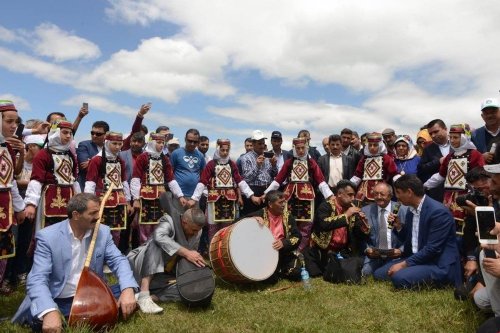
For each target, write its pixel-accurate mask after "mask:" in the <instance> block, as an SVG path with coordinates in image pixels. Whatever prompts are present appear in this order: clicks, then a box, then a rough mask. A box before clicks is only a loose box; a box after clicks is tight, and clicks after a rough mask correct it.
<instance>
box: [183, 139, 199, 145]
mask: <svg viewBox="0 0 500 333" xmlns="http://www.w3.org/2000/svg"><path fill="white" fill-rule="evenodd" d="M186 142H187V143H192V144H194V145H195V144H197V143H198V142H200V141H199V140H189V139H186Z"/></svg>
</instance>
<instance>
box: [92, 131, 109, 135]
mask: <svg viewBox="0 0 500 333" xmlns="http://www.w3.org/2000/svg"><path fill="white" fill-rule="evenodd" d="M104 134H106V133H101V132H94V131H90V135H95V136H103V135H104Z"/></svg>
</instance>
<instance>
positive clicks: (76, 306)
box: [68, 185, 118, 330]
mask: <svg viewBox="0 0 500 333" xmlns="http://www.w3.org/2000/svg"><path fill="white" fill-rule="evenodd" d="M113 187H114V186H113V185H111V186H110V187H109V189H108V191H107V192H106V194H105V195H104V197H103V198H102V201H101V206H100V209H99V219H98V220H97V222H96V224H95V227H94V233H93V235H92V240H91V242H90V246H89V250H88V253H87V259H86V260H85V264H84V266H83V270H82V274H81V275H80V280H79V281H78V286H77V288H76V293H75V297H74V298H73V304H72V305H71V312H70V314H69V321H68V324H69V326H73V327H74V326H90V327H92V328H94V329H97V330H99V329H102V328H104V327H112V326H114V325H115V324H116V322H117V321H118V305H117V302H116V299H115V297H114V296H113V293H112V292H111V289H110V288H109V287H108V285H107V284H106V282H105V281H104V280H103V279H102V278H101V277H100V276H99V275H97V274H96V273H95V272H93V271H92V270H91V269H90V261H91V260H92V254H93V252H94V247H95V242H96V239H97V234H98V233H99V226H100V224H101V219H102V214H103V211H104V205H105V203H106V200H107V199H108V197H109V196H110V194H111V191H112V190H113Z"/></svg>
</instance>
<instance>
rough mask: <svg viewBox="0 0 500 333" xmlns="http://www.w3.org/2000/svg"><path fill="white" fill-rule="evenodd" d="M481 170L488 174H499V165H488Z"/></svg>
mask: <svg viewBox="0 0 500 333" xmlns="http://www.w3.org/2000/svg"><path fill="white" fill-rule="evenodd" d="M483 168H484V170H485V171H488V172H489V173H500V163H499V164H488V165H485V166H484V167H483Z"/></svg>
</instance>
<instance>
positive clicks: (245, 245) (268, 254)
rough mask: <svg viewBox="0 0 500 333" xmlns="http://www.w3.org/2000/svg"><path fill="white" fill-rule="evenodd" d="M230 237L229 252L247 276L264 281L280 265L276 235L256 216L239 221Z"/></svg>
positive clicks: (234, 262) (242, 272)
mask: <svg viewBox="0 0 500 333" xmlns="http://www.w3.org/2000/svg"><path fill="white" fill-rule="evenodd" d="M233 228H234V229H233V231H232V232H231V237H230V238H229V252H230V254H231V259H232V261H233V264H234V266H236V269H237V270H238V271H239V272H240V273H241V274H242V275H243V276H245V277H246V278H248V279H250V280H253V281H262V280H265V279H267V278H268V277H270V276H271V275H272V274H273V273H274V271H275V270H276V267H277V266H278V257H279V253H278V251H276V250H275V249H273V242H274V237H273V235H272V233H271V230H269V228H267V227H265V226H262V225H260V224H259V222H257V220H256V219H254V218H246V219H243V220H241V221H239V222H238V223H237V224H236V225H234V227H233Z"/></svg>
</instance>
